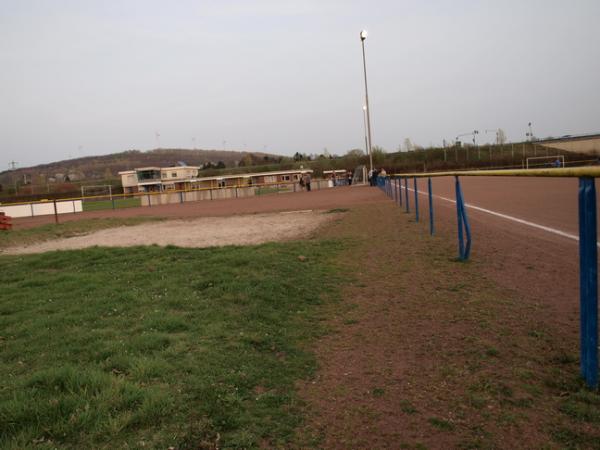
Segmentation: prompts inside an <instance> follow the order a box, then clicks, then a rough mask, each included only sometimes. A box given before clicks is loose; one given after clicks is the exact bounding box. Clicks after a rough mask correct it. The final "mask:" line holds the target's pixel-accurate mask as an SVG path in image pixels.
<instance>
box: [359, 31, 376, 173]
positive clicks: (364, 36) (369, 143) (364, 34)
mask: <svg viewBox="0 0 600 450" xmlns="http://www.w3.org/2000/svg"><path fill="white" fill-rule="evenodd" d="M365 39H367V31H366V30H362V31H361V32H360V43H361V44H362V55H363V70H364V74H365V106H366V107H367V110H366V111H367V136H368V139H367V150H368V151H369V170H370V171H371V172H372V171H373V151H372V150H373V149H372V147H371V146H372V144H373V141H372V139H371V108H370V107H369V89H368V87H367V59H366V57H365Z"/></svg>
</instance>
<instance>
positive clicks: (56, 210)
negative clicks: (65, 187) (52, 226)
mask: <svg viewBox="0 0 600 450" xmlns="http://www.w3.org/2000/svg"><path fill="white" fill-rule="evenodd" d="M54 223H58V209H57V208H56V199H54Z"/></svg>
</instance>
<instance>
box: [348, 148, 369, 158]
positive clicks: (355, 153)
mask: <svg viewBox="0 0 600 450" xmlns="http://www.w3.org/2000/svg"><path fill="white" fill-rule="evenodd" d="M364 154H365V152H363V151H362V150H361V149H360V148H353V149H352V150H348V151H347V152H346V156H348V157H350V158H362V157H363V156H364Z"/></svg>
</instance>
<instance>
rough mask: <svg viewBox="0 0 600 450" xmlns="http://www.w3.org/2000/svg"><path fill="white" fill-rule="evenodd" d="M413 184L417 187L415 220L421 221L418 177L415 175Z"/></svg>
mask: <svg viewBox="0 0 600 450" xmlns="http://www.w3.org/2000/svg"><path fill="white" fill-rule="evenodd" d="M413 185H414V187H415V221H417V222H418V221H419V192H418V190H417V177H413Z"/></svg>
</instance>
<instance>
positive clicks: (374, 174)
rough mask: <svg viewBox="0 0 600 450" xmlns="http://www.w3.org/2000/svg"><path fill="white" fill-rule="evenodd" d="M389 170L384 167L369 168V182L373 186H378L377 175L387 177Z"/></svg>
mask: <svg viewBox="0 0 600 450" xmlns="http://www.w3.org/2000/svg"><path fill="white" fill-rule="evenodd" d="M386 175H387V172H386V171H385V169H384V168H383V167H382V168H381V170H377V169H371V170H369V184H370V185H371V186H377V177H385V176H386Z"/></svg>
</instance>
